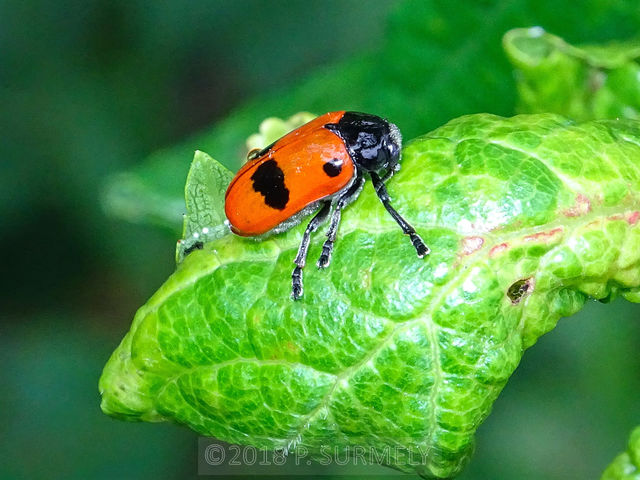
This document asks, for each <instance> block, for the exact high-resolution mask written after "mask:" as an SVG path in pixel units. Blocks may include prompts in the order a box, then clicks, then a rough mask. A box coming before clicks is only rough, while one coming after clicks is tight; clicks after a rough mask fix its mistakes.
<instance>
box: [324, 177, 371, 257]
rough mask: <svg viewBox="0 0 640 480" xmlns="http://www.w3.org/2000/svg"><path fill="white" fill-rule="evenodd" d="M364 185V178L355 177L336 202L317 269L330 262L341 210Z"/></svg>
mask: <svg viewBox="0 0 640 480" xmlns="http://www.w3.org/2000/svg"><path fill="white" fill-rule="evenodd" d="M363 184H364V177H363V176H360V175H359V176H357V177H356V179H355V180H354V181H353V184H352V185H351V186H350V187H349V188H348V189H347V191H346V192H344V193H343V194H342V195H340V197H338V200H336V203H335V208H334V210H333V213H332V214H331V223H330V224H329V230H327V239H326V240H325V242H324V244H323V245H322V253H321V254H320V258H319V259H318V263H317V265H318V268H325V267H327V266H328V265H329V262H331V252H332V251H333V243H334V242H335V241H336V235H337V234H338V225H339V224H340V217H341V216H342V209H343V208H344V207H345V206H346V205H348V204H349V202H350V201H351V200H352V199H353V197H354V195H357V194H358V193H360V190H361V189H362V185H363Z"/></svg>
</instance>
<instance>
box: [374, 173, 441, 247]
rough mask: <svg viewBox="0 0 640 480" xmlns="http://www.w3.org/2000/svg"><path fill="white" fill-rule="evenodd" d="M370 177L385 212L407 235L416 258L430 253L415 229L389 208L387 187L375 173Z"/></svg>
mask: <svg viewBox="0 0 640 480" xmlns="http://www.w3.org/2000/svg"><path fill="white" fill-rule="evenodd" d="M370 175H371V182H372V183H373V187H374V188H375V190H376V194H377V195H378V198H379V199H380V201H381V202H382V204H383V205H384V208H386V209H387V212H389V214H390V215H391V216H392V217H393V219H394V220H395V221H396V223H397V224H398V225H400V228H402V231H403V232H404V233H405V234H406V235H409V238H410V239H411V243H412V244H413V246H414V248H415V249H416V252H417V254H418V257H420V258H422V257H424V256H425V255H428V254H429V252H430V250H429V247H427V246H426V245H425V244H424V242H423V241H422V238H420V235H418V234H417V233H416V231H415V229H414V228H413V227H412V226H411V225H409V223H408V222H407V221H406V220H405V219H404V218H402V217H401V216H400V214H399V213H398V212H397V211H396V210H395V208H393V207H392V206H391V203H390V201H391V199H390V198H389V193H388V192H387V187H386V186H385V184H384V180H383V179H382V178H380V176H379V175H378V174H377V173H375V172H370Z"/></svg>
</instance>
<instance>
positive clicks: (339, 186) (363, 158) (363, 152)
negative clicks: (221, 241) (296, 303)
mask: <svg viewBox="0 0 640 480" xmlns="http://www.w3.org/2000/svg"><path fill="white" fill-rule="evenodd" d="M401 142H402V137H401V135H400V131H399V130H398V128H397V127H396V126H395V125H394V124H392V123H389V122H387V121H386V120H384V119H383V118H380V117H377V116H375V115H369V114H365V113H357V112H345V111H339V112H330V113H326V114H324V115H322V116H320V117H317V118H316V119H314V120H312V121H310V122H309V123H307V124H305V125H303V126H301V127H300V128H298V129H296V130H294V131H292V132H290V133H288V134H287V135H285V136H284V137H282V138H280V139H279V140H276V141H275V142H274V143H272V144H271V145H269V146H268V147H266V148H264V149H262V150H260V151H252V152H249V156H248V162H247V163H246V164H245V165H244V166H243V167H242V168H241V169H240V171H238V173H237V174H236V176H235V177H234V179H233V180H232V181H231V183H230V184H229V187H228V188H227V192H226V195H225V213H226V216H227V219H228V222H229V226H230V227H231V231H232V232H233V233H235V234H236V235H241V236H245V237H250V236H259V235H264V234H271V233H278V232H282V231H284V230H287V229H288V228H291V227H292V226H294V225H297V224H298V223H300V220H301V219H302V217H303V216H305V215H308V214H309V213H311V212H312V211H313V210H316V209H317V210H318V212H317V213H316V215H315V216H314V217H313V219H312V220H311V221H310V222H309V225H308V226H307V228H306V230H305V232H304V235H303V237H302V242H301V243H300V247H299V249H298V254H297V255H296V258H295V260H294V263H295V265H296V266H295V268H294V270H293V273H292V292H291V295H292V297H293V298H294V299H298V298H300V296H301V295H302V291H303V288H302V269H303V268H304V265H305V263H306V257H307V251H308V249H309V241H310V238H311V233H313V232H314V231H315V230H316V229H317V228H318V227H319V226H320V224H322V223H323V222H324V221H325V220H326V219H327V218H328V217H329V216H331V221H330V225H329V230H328V232H327V240H326V241H325V242H324V245H323V247H322V254H321V255H320V258H319V260H318V263H317V265H318V268H325V267H326V266H328V265H329V262H330V260H331V252H332V250H333V243H334V241H335V238H336V234H337V230H338V224H339V223H340V215H341V210H342V209H343V208H344V207H345V206H346V205H348V204H349V203H350V202H352V201H353V200H355V199H356V198H357V196H358V194H359V193H360V191H361V190H362V187H363V185H364V182H365V176H364V175H365V173H366V174H368V176H369V177H370V178H371V181H372V183H373V186H374V188H375V191H376V193H377V194H378V197H379V198H380V200H381V201H382V203H383V205H384V206H385V208H386V209H387V211H388V212H389V213H390V214H391V216H392V217H393V218H394V220H395V221H396V222H397V223H398V225H400V228H402V231H403V232H404V233H405V234H407V235H409V237H410V239H411V243H412V244H413V246H414V247H415V249H416V252H417V254H418V256H419V257H423V256H425V255H427V254H428V253H429V248H428V247H427V246H426V245H425V244H424V242H423V241H422V239H421V238H420V236H419V235H418V234H417V233H416V232H415V230H414V229H413V227H412V226H411V225H409V224H408V223H407V222H406V221H405V220H404V219H403V218H402V217H401V216H400V214H398V212H396V210H395V209H394V208H393V207H392V206H391V204H390V203H389V195H388V193H387V189H386V187H385V182H386V181H387V180H388V179H389V178H390V177H391V176H392V175H393V174H394V173H395V172H396V171H397V170H398V168H399V164H398V160H399V158H400V147H401ZM379 172H384V173H383V174H382V176H380V175H379ZM332 206H333V211H332V212H331V210H332V208H331V207H332ZM330 212H331V215H330Z"/></svg>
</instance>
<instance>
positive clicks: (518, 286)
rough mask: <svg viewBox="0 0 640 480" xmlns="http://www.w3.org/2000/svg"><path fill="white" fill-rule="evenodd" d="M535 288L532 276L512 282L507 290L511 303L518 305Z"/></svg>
mask: <svg viewBox="0 0 640 480" xmlns="http://www.w3.org/2000/svg"><path fill="white" fill-rule="evenodd" d="M532 290H533V279H532V278H524V279H522V280H518V281H517V282H514V283H512V284H511V286H510V287H509V289H508V290H507V297H509V300H511V303H513V304H514V305H517V304H518V303H520V301H521V300H522V298H523V297H524V296H525V295H527V294H528V293H531V291H532Z"/></svg>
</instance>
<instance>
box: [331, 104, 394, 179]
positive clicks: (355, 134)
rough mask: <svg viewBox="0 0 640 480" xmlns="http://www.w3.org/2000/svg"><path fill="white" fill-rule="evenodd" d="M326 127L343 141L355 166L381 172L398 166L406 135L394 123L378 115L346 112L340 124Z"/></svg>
mask: <svg viewBox="0 0 640 480" xmlns="http://www.w3.org/2000/svg"><path fill="white" fill-rule="evenodd" d="M325 128H327V129H329V130H331V131H332V132H335V133H336V134H337V135H339V136H340V138H342V141H343V142H344V144H345V146H346V147H347V150H348V151H349V155H351V158H352V159H353V161H354V162H355V164H356V165H357V166H358V167H359V168H361V169H363V170H365V171H378V170H381V169H383V168H388V167H393V166H394V165H395V164H396V163H398V159H399V157H400V148H401V145H402V136H401V135H400V130H398V127H396V126H395V125H394V124H393V123H389V122H387V121H386V120H385V119H383V118H380V117H377V116H375V115H369V114H367V113H358V112H345V114H344V115H343V116H342V118H341V119H340V121H339V122H338V123H329V124H327V125H325Z"/></svg>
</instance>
